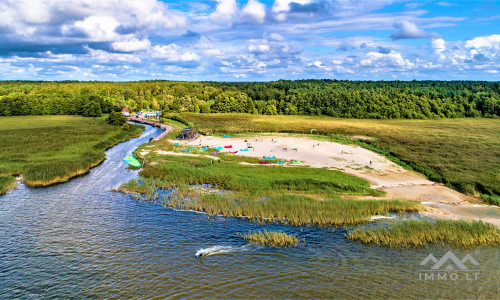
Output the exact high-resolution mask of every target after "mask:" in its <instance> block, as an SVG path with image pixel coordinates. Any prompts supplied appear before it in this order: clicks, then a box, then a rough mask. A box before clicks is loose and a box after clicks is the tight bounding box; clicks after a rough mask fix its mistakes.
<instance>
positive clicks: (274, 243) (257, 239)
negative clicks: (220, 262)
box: [240, 230, 299, 248]
mask: <svg viewBox="0 0 500 300" xmlns="http://www.w3.org/2000/svg"><path fill="white" fill-rule="evenodd" d="M240 236H241V237H242V238H243V239H244V240H246V241H247V242H249V243H251V244H257V245H261V246H271V247H276V248H277V247H295V246H297V245H298V244H299V240H298V239H297V237H296V236H294V235H290V234H287V233H285V232H282V231H267V230H264V231H250V232H247V233H245V234H241V235H240Z"/></svg>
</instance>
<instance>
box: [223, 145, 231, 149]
mask: <svg viewBox="0 0 500 300" xmlns="http://www.w3.org/2000/svg"><path fill="white" fill-rule="evenodd" d="M224 148H226V149H231V148H233V145H229V146H224Z"/></svg>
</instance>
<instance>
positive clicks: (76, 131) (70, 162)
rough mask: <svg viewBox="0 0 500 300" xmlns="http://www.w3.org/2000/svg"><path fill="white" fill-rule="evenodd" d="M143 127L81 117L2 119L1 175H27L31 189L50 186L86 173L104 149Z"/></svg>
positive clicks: (27, 181) (0, 120)
mask: <svg viewBox="0 0 500 300" xmlns="http://www.w3.org/2000/svg"><path fill="white" fill-rule="evenodd" d="M142 130H143V127H142V126H129V125H128V124H126V125H125V126H123V127H117V126H111V125H108V124H106V123H105V122H104V119H103V118H83V117H77V116H24V117H0V140H1V141H2V142H1V143H0V176H7V175H11V176H12V175H19V174H22V175H23V181H24V182H25V183H26V184H28V185H30V186H46V185H50V184H53V183H57V182H63V181H66V180H68V179H69V178H71V177H74V176H77V175H80V174H84V173H86V172H87V171H88V170H89V169H90V168H91V167H93V166H95V165H97V164H99V163H100V162H102V161H103V160H104V158H105V154H104V150H106V149H107V148H109V147H111V146H113V145H115V144H117V143H119V142H121V141H125V140H127V139H130V138H131V137H133V136H138V135H139V134H140V133H141V132H142Z"/></svg>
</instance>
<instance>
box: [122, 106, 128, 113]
mask: <svg viewBox="0 0 500 300" xmlns="http://www.w3.org/2000/svg"><path fill="white" fill-rule="evenodd" d="M124 111H126V112H128V113H129V112H130V110H128V108H126V107H125V108H124V109H123V110H122V112H124Z"/></svg>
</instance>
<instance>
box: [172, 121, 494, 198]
mask: <svg viewBox="0 0 500 300" xmlns="http://www.w3.org/2000/svg"><path fill="white" fill-rule="evenodd" d="M181 117H183V118H184V119H186V120H188V121H190V122H193V123H194V125H195V127H196V128H197V129H198V130H199V131H200V132H204V133H206V132H211V133H241V132H288V133H292V132H294V133H310V131H311V129H313V128H314V129H316V130H317V133H318V134H323V135H328V136H330V135H331V134H340V135H367V136H371V137H375V139H374V140H372V141H366V142H367V143H370V144H371V145H370V146H375V147H376V148H378V149H380V150H381V152H382V153H384V152H385V153H386V154H387V155H390V156H394V157H396V158H398V159H400V160H401V161H402V162H404V163H406V164H407V165H409V166H411V167H412V168H413V169H415V170H417V171H419V172H421V173H423V174H425V175H426V176H427V177H428V178H429V179H431V180H433V181H436V182H443V183H446V184H447V185H449V186H451V187H453V188H455V189H457V190H458V191H460V192H463V193H468V194H476V195H477V194H479V193H481V194H486V195H494V196H493V197H494V199H493V198H491V197H490V201H491V202H494V201H495V199H497V198H496V197H498V195H500V172H499V170H500V120H498V119H483V118H475V119H469V118H467V119H437V120H359V119H337V118H330V117H320V116H318V117H316V116H264V115H249V114H189V113H184V114H181Z"/></svg>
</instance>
